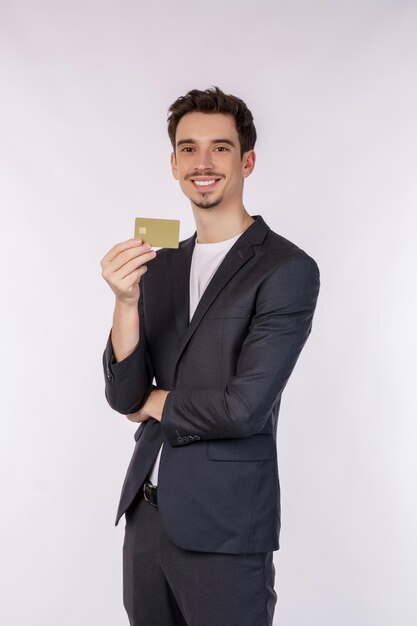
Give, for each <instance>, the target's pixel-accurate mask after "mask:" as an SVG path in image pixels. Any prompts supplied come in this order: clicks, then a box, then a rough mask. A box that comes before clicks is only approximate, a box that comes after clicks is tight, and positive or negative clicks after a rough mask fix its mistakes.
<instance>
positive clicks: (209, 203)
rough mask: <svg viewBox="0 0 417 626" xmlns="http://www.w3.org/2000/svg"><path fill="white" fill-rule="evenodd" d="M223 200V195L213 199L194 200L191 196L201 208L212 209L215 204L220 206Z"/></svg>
mask: <svg viewBox="0 0 417 626" xmlns="http://www.w3.org/2000/svg"><path fill="white" fill-rule="evenodd" d="M222 201H223V197H220V198H217V199H213V200H199V201H198V200H193V199H192V198H191V202H192V203H193V204H194V205H195V206H198V207H199V208H200V209H211V208H213V207H215V206H218V205H219V204H220V203H221V202H222Z"/></svg>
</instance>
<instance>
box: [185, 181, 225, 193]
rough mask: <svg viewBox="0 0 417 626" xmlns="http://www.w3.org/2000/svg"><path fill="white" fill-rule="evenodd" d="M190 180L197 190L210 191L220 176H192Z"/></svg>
mask: <svg viewBox="0 0 417 626" xmlns="http://www.w3.org/2000/svg"><path fill="white" fill-rule="evenodd" d="M190 180H191V182H192V184H193V187H195V188H196V189H198V190H199V191H210V190H211V189H213V188H214V187H215V186H216V184H217V183H218V182H219V180H221V178H194V179H190Z"/></svg>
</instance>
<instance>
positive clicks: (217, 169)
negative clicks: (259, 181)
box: [171, 112, 255, 209]
mask: <svg viewBox="0 0 417 626" xmlns="http://www.w3.org/2000/svg"><path fill="white" fill-rule="evenodd" d="M175 147H176V156H175V154H174V153H172V154H171V167H172V173H173V174H174V177H175V178H176V179H177V180H178V181H179V183H180V186H181V189H182V191H183V192H184V194H185V195H186V196H187V198H189V199H190V200H191V202H192V203H193V204H194V205H195V206H198V207H200V208H202V209H210V208H212V207H215V206H217V205H220V204H221V203H224V204H229V203H235V202H241V201H242V194H243V179H244V178H246V177H247V176H249V174H250V173H251V172H252V170H253V167H254V165H255V153H254V151H253V150H249V151H247V152H245V153H244V155H243V157H242V158H241V156H240V143H239V136H238V134H237V130H236V125H235V120H234V118H233V116H232V115H227V114H224V113H197V112H193V113H187V114H186V115H184V117H182V118H181V120H180V121H179V124H178V126H177V132H176V136H175Z"/></svg>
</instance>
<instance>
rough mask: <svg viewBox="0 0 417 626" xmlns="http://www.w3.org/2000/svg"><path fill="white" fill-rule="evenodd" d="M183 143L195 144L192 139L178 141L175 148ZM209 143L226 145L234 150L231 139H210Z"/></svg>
mask: <svg viewBox="0 0 417 626" xmlns="http://www.w3.org/2000/svg"><path fill="white" fill-rule="evenodd" d="M184 143H195V141H194V139H180V140H179V141H177V147H178V146H182V144H184ZM210 143H227V144H228V145H229V146H233V148H235V147H236V146H235V144H234V143H233V141H232V140H231V139H212V140H211V141H210Z"/></svg>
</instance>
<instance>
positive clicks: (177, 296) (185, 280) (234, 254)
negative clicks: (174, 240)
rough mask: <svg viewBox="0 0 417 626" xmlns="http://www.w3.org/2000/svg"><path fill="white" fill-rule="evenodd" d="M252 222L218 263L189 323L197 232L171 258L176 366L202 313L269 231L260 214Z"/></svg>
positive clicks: (251, 255)
mask: <svg viewBox="0 0 417 626" xmlns="http://www.w3.org/2000/svg"><path fill="white" fill-rule="evenodd" d="M252 217H253V218H254V219H255V222H253V223H252V224H251V225H250V226H249V228H247V229H246V230H245V232H244V233H243V234H242V235H241V236H240V237H239V239H238V240H237V241H235V243H234V244H233V246H232V247H231V248H230V250H229V251H228V252H227V254H226V256H225V257H224V259H223V261H222V262H221V263H220V265H219V267H218V268H217V270H216V272H215V273H214V275H213V277H212V278H211V280H210V282H209V284H208V285H207V288H206V289H205V291H204V293H203V295H202V296H201V298H200V301H199V303H198V305H197V308H196V310H195V312H194V315H193V317H192V318H191V322H189V314H190V269H191V260H192V255H193V251H194V246H195V240H196V238H197V232H194V234H193V235H192V236H191V237H189V238H188V239H186V240H185V241H183V242H182V243H181V244H180V247H179V248H178V249H177V250H176V251H175V253H174V254H173V255H172V256H171V288H172V290H173V295H174V302H175V309H174V310H175V321H176V326H177V331H178V336H179V338H180V348H179V352H178V355H177V364H178V361H179V360H180V358H181V355H182V353H183V352H184V350H185V348H186V346H187V344H188V342H189V341H190V339H191V337H192V335H193V334H194V332H195V330H196V328H197V327H198V325H199V323H200V322H201V320H202V319H203V317H204V314H205V312H206V311H207V309H208V308H209V306H210V305H211V304H212V302H213V301H214V300H215V298H216V296H217V295H218V294H219V292H220V291H221V290H222V289H223V287H224V286H225V285H226V283H227V282H228V281H229V280H230V279H231V278H232V276H234V274H236V272H238V271H239V270H240V268H241V267H242V266H243V265H244V264H245V263H246V262H247V261H248V260H249V259H250V258H252V257H253V255H254V254H255V251H254V249H253V246H254V245H261V244H262V243H263V241H264V239H265V236H266V234H267V232H268V230H269V226H268V225H267V224H266V223H265V222H264V220H263V219H262V217H261V216H260V215H252Z"/></svg>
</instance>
